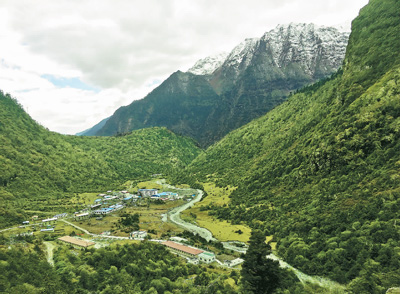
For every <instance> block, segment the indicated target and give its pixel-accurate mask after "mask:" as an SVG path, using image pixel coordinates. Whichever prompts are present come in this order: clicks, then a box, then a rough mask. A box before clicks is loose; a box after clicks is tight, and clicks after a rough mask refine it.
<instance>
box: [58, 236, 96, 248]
mask: <svg viewBox="0 0 400 294" xmlns="http://www.w3.org/2000/svg"><path fill="white" fill-rule="evenodd" d="M58 240H59V241H61V242H63V243H67V244H70V245H72V246H73V247H74V248H80V249H82V248H88V247H91V246H93V245H95V244H96V243H94V242H91V241H85V240H81V239H76V238H74V237H70V236H64V237H60V238H58Z"/></svg>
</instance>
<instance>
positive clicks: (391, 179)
mask: <svg viewBox="0 0 400 294" xmlns="http://www.w3.org/2000/svg"><path fill="white" fill-rule="evenodd" d="M398 11H400V2H399V1H396V0H371V1H370V3H369V4H368V5H367V6H366V7H365V8H363V9H362V10H361V11H360V15H359V17H357V19H355V20H354V21H353V24H352V30H353V31H352V33H351V36H350V42H349V46H348V50H347V53H346V59H345V63H344V69H343V71H340V72H338V73H337V74H336V75H334V76H333V77H332V78H331V79H330V80H328V81H324V82H321V83H319V84H316V85H314V86H310V87H307V88H305V89H303V90H302V91H300V93H298V94H296V95H293V96H291V97H290V98H289V99H288V101H286V102H285V103H283V104H282V105H281V106H279V107H277V108H275V109H274V110H273V111H271V112H269V113H268V114H267V115H265V116H263V117H262V118H260V119H258V120H256V121H253V122H251V123H250V124H248V125H246V126H244V127H242V128H240V129H239V130H237V131H234V132H232V133H230V134H229V135H227V136H226V137H225V138H224V139H222V140H221V141H220V142H218V143H216V144H215V145H213V146H211V147H210V148H209V149H208V150H207V151H206V152H205V153H204V154H201V155H200V156H199V157H198V158H197V159H196V160H195V161H194V162H193V163H192V164H191V165H190V167H189V170H188V171H185V175H187V174H191V173H192V174H195V175H196V179H197V180H198V181H200V182H209V181H214V182H216V183H218V184H219V185H220V186H227V185H233V186H236V187H237V189H236V190H235V191H234V192H233V194H232V195H231V203H230V204H229V205H228V206H224V207H217V206H213V205H209V206H208V207H207V208H205V209H208V210H209V214H214V215H217V216H218V217H220V218H224V219H229V220H232V221H233V222H240V221H244V222H246V223H248V224H250V225H251V226H252V227H255V228H261V229H263V230H266V231H267V232H268V233H269V234H274V235H275V237H276V238H277V239H278V241H279V242H278V253H279V255H281V256H282V257H283V258H284V259H285V260H286V261H287V262H289V263H290V264H292V265H293V266H295V267H299V268H301V269H303V270H304V271H306V272H308V273H311V274H318V275H324V276H328V277H330V278H332V279H334V280H337V281H339V282H341V283H348V282H350V286H349V288H350V289H351V290H352V291H353V292H354V293H381V292H383V291H384V289H387V288H388V287H390V286H399V285H400V272H399V268H400V267H399V266H400V258H399V257H400V256H399V253H400V246H399V244H400V243H399V241H400V234H399V229H398V225H399V221H400V219H399V211H400V199H399V198H400V66H399V63H400V39H399V38H398V36H399V32H400V14H399V13H398ZM177 180H178V181H179V180H180V181H185V180H186V181H187V180H188V179H187V178H185V176H184V175H181V178H177ZM190 180H192V181H193V179H190ZM367 289H368V290H367Z"/></svg>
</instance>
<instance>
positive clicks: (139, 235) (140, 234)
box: [130, 230, 147, 240]
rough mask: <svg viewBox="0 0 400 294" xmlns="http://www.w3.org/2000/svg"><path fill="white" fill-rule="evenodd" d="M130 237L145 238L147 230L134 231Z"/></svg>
mask: <svg viewBox="0 0 400 294" xmlns="http://www.w3.org/2000/svg"><path fill="white" fill-rule="evenodd" d="M130 237H131V238H133V239H140V240H143V239H144V238H146V237H147V231H145V230H139V231H134V232H132V233H131V234H130Z"/></svg>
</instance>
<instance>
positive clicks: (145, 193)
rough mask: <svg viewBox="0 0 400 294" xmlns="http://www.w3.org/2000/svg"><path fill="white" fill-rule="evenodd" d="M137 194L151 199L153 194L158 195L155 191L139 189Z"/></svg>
mask: <svg viewBox="0 0 400 294" xmlns="http://www.w3.org/2000/svg"><path fill="white" fill-rule="evenodd" d="M138 193H139V194H140V195H142V196H143V197H151V196H153V195H155V194H158V190H157V189H139V190H138Z"/></svg>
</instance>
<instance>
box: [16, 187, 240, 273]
mask: <svg viewBox="0 0 400 294" xmlns="http://www.w3.org/2000/svg"><path fill="white" fill-rule="evenodd" d="M194 196H195V195H191V197H190V198H189V197H185V199H186V200H188V201H190V200H192V197H194ZM98 197H99V198H97V199H96V200H95V201H94V203H93V204H92V205H89V206H87V207H86V208H84V209H82V210H80V211H78V212H75V214H74V215H73V218H74V219H75V220H85V219H89V218H90V217H94V216H96V217H100V218H101V217H103V216H106V215H108V214H110V213H113V212H116V211H119V210H121V209H123V208H124V207H125V206H127V205H128V204H134V203H135V202H136V201H138V200H140V199H141V198H147V199H151V200H154V199H155V200H162V201H174V200H177V199H183V197H182V196H179V195H178V194H177V193H173V192H167V191H164V192H159V191H158V190H157V189H138V193H137V194H130V193H128V192H127V191H120V192H113V191H107V194H98ZM67 216H68V214H67V213H62V214H57V215H55V216H53V217H51V218H46V219H43V220H41V221H40V220H39V219H38V216H34V217H32V221H31V222H30V221H24V222H23V223H22V225H23V226H21V227H25V226H30V225H33V224H32V223H36V224H38V225H39V226H40V227H41V228H42V229H41V230H40V231H42V232H54V228H55V225H56V221H57V220H58V219H60V218H65V217H67ZM102 235H104V236H108V235H110V232H104V234H103V233H102ZM128 238H129V239H135V240H145V239H147V238H148V234H147V231H145V230H138V231H134V232H131V233H130V234H129V237H128ZM57 240H58V242H60V243H63V244H68V245H70V246H72V247H74V248H75V249H86V248H90V247H92V246H94V245H95V244H96V243H95V242H91V241H87V240H83V239H81V238H77V237H71V236H63V237H60V238H58V239H57ZM172 240H173V241H172ZM151 241H155V242H159V243H161V244H162V245H164V246H165V247H166V248H167V249H168V250H169V251H171V252H172V253H174V254H177V255H179V256H181V257H184V258H186V259H187V261H188V262H190V263H194V264H198V263H207V264H209V263H212V262H214V261H216V257H215V254H214V253H212V252H208V251H205V250H202V249H199V248H196V247H192V246H188V245H185V244H183V243H185V242H186V241H187V240H186V239H183V238H179V237H171V239H170V240H169V241H163V240H151ZM241 261H242V260H240V261H239V259H238V260H234V261H231V262H230V263H229V264H228V263H226V264H225V266H234V265H237V264H239V263H240V262H241Z"/></svg>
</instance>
